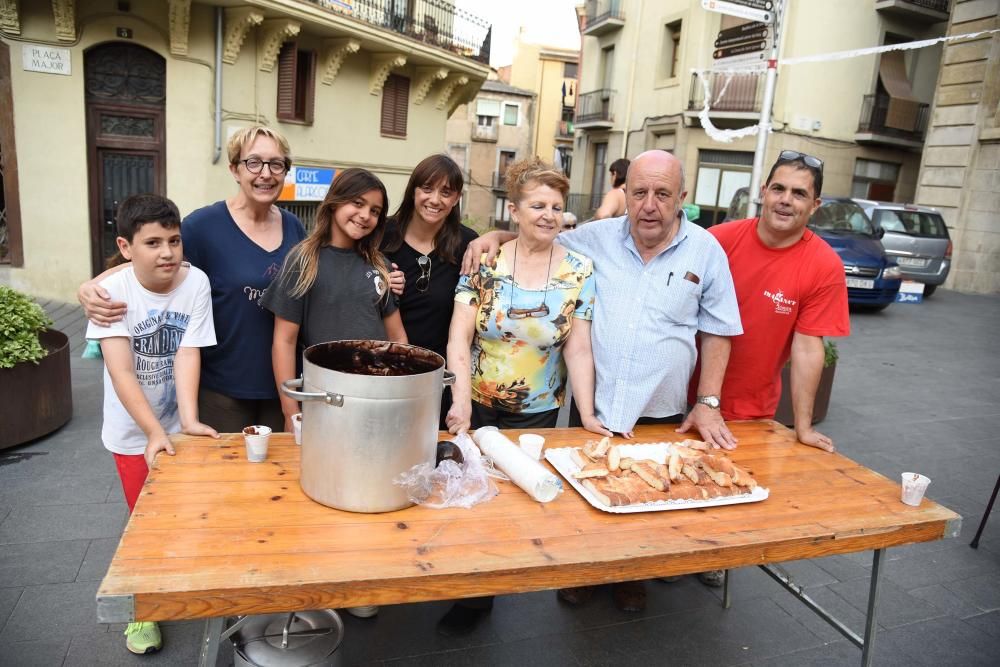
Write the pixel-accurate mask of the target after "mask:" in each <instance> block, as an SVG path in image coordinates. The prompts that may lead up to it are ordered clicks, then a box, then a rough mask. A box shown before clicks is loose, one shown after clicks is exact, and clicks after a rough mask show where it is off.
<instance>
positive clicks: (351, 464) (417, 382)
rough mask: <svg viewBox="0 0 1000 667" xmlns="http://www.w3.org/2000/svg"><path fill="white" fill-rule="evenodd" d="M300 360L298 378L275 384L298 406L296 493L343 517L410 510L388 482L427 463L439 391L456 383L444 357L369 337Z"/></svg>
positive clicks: (315, 349)
mask: <svg viewBox="0 0 1000 667" xmlns="http://www.w3.org/2000/svg"><path fill="white" fill-rule="evenodd" d="M302 357H303V361H302V378H301V379H298V380H289V381H287V382H285V383H284V386H283V387H282V391H283V392H284V393H285V394H287V395H288V396H291V397H292V398H294V399H296V400H298V401H302V470H301V473H300V475H299V480H300V483H301V485H302V490H303V491H304V492H305V494H306V495H307V496H309V497H310V498H312V499H313V500H315V501H316V502H319V503H322V504H324V505H328V506H330V507H335V508H337V509H341V510H347V511H350V512H391V511H393V510H398V509H402V508H404V507H408V506H409V505H412V504H413V503H411V502H410V500H409V499H408V498H407V495H406V492H405V491H404V490H403V489H402V488H400V487H399V486H396V485H395V484H393V482H392V480H393V478H395V477H396V476H397V475H399V474H400V473H402V472H405V471H406V470H409V469H410V468H412V467H413V466H415V465H417V464H418V463H429V464H431V465H433V464H434V459H435V454H436V445H437V433H438V420H439V418H440V412H441V391H442V389H443V387H444V385H449V384H452V383H453V382H454V381H455V376H454V375H453V374H451V373H449V372H448V371H446V370H445V368H444V365H445V364H444V359H443V358H442V357H441V355H439V354H436V353H434V352H431V351H430V350H426V349H424V348H422V347H417V346H416V345H403V344H401V343H389V342H386V341H373V340H341V341H334V342H330V343H320V344H319V345H313V346H312V347H309V348H307V349H306V351H305V352H304V353H303V355H302ZM297 389H301V391H296V390H297Z"/></svg>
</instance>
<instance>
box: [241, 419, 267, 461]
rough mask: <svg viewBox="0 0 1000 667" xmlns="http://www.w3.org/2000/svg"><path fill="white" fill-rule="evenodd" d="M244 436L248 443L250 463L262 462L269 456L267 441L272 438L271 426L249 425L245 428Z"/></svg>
mask: <svg viewBox="0 0 1000 667" xmlns="http://www.w3.org/2000/svg"><path fill="white" fill-rule="evenodd" d="M243 438H244V439H245V440H246V443H247V460H248V461H250V463H261V462H262V461H264V460H265V459H266V458H267V442H268V440H270V439H271V428H270V427H269V426H247V427H246V428H245V429H243Z"/></svg>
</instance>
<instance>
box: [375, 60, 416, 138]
mask: <svg viewBox="0 0 1000 667" xmlns="http://www.w3.org/2000/svg"><path fill="white" fill-rule="evenodd" d="M409 105H410V80H409V79H408V78H407V77H405V76H400V75H399V74H390V75H389V78H388V79H386V81H385V86H384V87H383V88H382V136H383V137H399V138H401V139H405V138H406V115H407V113H408V111H409Z"/></svg>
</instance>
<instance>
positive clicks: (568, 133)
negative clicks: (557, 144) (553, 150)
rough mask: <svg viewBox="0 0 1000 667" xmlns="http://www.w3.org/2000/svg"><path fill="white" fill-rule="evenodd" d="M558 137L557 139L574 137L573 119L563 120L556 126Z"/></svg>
mask: <svg viewBox="0 0 1000 667" xmlns="http://www.w3.org/2000/svg"><path fill="white" fill-rule="evenodd" d="M556 138H557V139H572V138H573V121H571V120H561V121H559V125H557V126H556Z"/></svg>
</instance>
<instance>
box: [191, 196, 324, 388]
mask: <svg viewBox="0 0 1000 667" xmlns="http://www.w3.org/2000/svg"><path fill="white" fill-rule="evenodd" d="M281 232H282V238H281V245H280V246H279V247H278V248H277V249H275V250H272V251H271V252H268V251H266V250H264V249H263V248H261V247H260V246H259V245H257V244H256V243H254V242H253V241H252V240H251V239H250V237H248V236H247V235H246V234H244V233H243V230H241V229H240V228H239V226H237V224H236V221H235V220H233V216H232V215H230V213H229V209H228V208H227V207H226V202H224V201H220V202H216V203H214V204H212V205H210V206H206V207H204V208H200V209H198V210H197V211H195V212H193V213H191V214H190V215H189V216H187V217H186V218H184V222H183V224H182V225H181V237H182V239H183V241H184V255H185V257H187V259H188V261H189V262H191V264H193V265H194V266H197V267H198V268H199V269H201V270H202V271H204V272H205V273H206V274H208V279H209V282H210V283H211V285H212V313H213V318H214V319H215V335H216V338H217V339H218V344H217V345H216V346H215V347H208V348H203V349H202V351H201V386H203V387H205V388H206V389H209V390H211V391H214V392H218V393H220V394H224V395H226V396H229V397H231V398H244V399H245V398H249V399H268V398H277V396H278V391H277V389H276V388H275V386H274V372H273V370H272V367H271V341H272V339H273V338H274V316H273V315H272V314H271V312H270V311H268V310H267V309H265V308H262V307H261V305H260V297H261V295H262V294H263V293H264V290H265V289H267V287H268V285H270V284H271V280H272V279H273V278H274V277H275V276H277V275H278V271H279V270H280V269H281V264H282V262H284V260H285V255H287V254H288V251H289V250H291V249H292V246H294V245H295V244H296V243H298V242H299V241H301V240H302V239H303V238H305V235H306V231H305V228H304V227H303V226H302V223H301V222H299V219H298V218H296V217H295V216H294V215H292V214H291V213H289V212H288V211H285V210H284V209H282V210H281Z"/></svg>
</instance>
